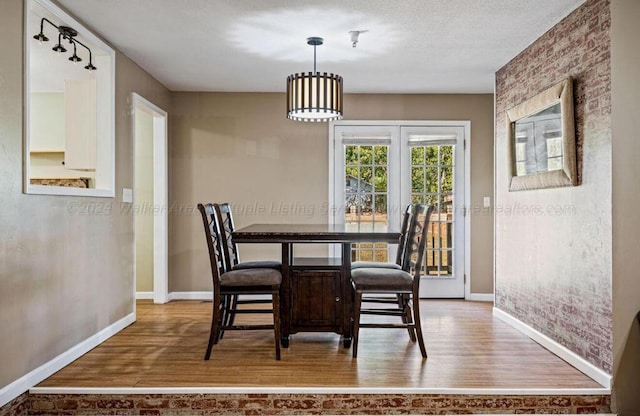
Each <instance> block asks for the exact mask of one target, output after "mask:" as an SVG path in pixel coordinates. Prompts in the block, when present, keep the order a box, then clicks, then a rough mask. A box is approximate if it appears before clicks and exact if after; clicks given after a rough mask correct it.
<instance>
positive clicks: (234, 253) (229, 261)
mask: <svg viewBox="0 0 640 416" xmlns="http://www.w3.org/2000/svg"><path fill="white" fill-rule="evenodd" d="M213 206H214V208H215V210H216V216H217V218H218V224H219V225H220V238H221V240H222V254H223V256H224V261H225V263H226V265H227V268H228V269H229V270H231V269H232V268H233V267H234V266H235V265H237V264H238V263H240V254H239V253H238V246H237V245H236V244H234V242H233V240H232V239H231V235H232V234H233V231H234V229H235V226H234V224H233V214H232V213H231V205H229V203H227V202H224V203H222V204H213Z"/></svg>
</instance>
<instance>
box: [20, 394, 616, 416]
mask: <svg viewBox="0 0 640 416" xmlns="http://www.w3.org/2000/svg"><path fill="white" fill-rule="evenodd" d="M30 400H31V411H30V412H29V415H50V416H55V415H96V416H97V415H213V414H216V415H310V414H325V415H349V414H352V415H362V414H367V415H377V414H423V415H426V414H474V413H476V414H478V413H485V414H486V413H491V414H500V413H502V414H515V413H536V414H548V413H556V414H557V413H571V414H579V413H610V411H611V410H610V407H611V403H610V402H611V399H610V396H604V395H590V396H561V395H558V396H521V395H515V396H491V395H427V394H423V395H421V394H407V395H401V394H192V395H187V394H162V395H158V394H155V395H142V394H141V395H55V394H54V395H46V394H35V395H31V396H30Z"/></svg>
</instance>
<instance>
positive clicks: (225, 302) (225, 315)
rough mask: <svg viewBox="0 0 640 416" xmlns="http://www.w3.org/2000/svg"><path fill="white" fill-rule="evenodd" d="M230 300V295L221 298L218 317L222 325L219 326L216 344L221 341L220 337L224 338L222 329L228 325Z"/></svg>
mask: <svg viewBox="0 0 640 416" xmlns="http://www.w3.org/2000/svg"><path fill="white" fill-rule="evenodd" d="M230 298H231V295H225V296H223V297H222V311H221V316H220V320H221V322H222V324H221V325H220V332H219V334H218V337H217V338H216V344H217V343H218V341H220V340H221V339H222V337H224V328H225V327H226V326H228V325H229V308H230V306H229V303H230V301H231V300H230Z"/></svg>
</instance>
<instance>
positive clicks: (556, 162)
mask: <svg viewBox="0 0 640 416" xmlns="http://www.w3.org/2000/svg"><path fill="white" fill-rule="evenodd" d="M560 114H561V110H560V103H557V104H554V105H552V106H551V107H549V108H546V109H544V110H542V111H540V112H538V113H535V114H533V115H531V116H528V117H525V118H522V119H520V120H518V121H516V122H515V128H514V133H515V134H514V137H513V140H514V147H515V163H516V176H523V175H530V174H532V173H540V172H548V171H551V170H558V169H562V164H563V160H562V154H563V152H562V123H561V119H560Z"/></svg>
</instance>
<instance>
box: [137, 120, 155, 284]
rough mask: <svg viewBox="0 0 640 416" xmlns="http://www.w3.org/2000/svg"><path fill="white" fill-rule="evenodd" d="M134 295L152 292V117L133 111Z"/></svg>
mask: <svg viewBox="0 0 640 416" xmlns="http://www.w3.org/2000/svg"><path fill="white" fill-rule="evenodd" d="M135 122H136V128H135V136H134V142H135V143H134V152H135V153H134V154H135V167H134V177H135V180H134V185H133V195H134V199H133V202H134V204H135V205H134V207H135V209H134V211H133V212H134V213H135V215H134V221H135V233H136V234H135V236H136V237H135V239H136V241H135V246H136V292H150V291H153V218H154V216H153V213H154V210H153V208H152V207H153V116H152V115H151V114H149V113H147V112H145V111H142V110H140V109H138V108H136V109H135Z"/></svg>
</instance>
